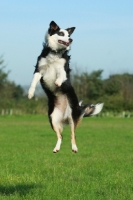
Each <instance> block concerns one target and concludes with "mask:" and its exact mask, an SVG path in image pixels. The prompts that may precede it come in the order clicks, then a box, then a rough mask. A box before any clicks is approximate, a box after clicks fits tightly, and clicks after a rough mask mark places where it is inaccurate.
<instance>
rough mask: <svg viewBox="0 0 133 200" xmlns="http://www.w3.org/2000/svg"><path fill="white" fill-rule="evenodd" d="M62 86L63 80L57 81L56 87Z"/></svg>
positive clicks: (58, 79)
mask: <svg viewBox="0 0 133 200" xmlns="http://www.w3.org/2000/svg"><path fill="white" fill-rule="evenodd" d="M61 84H62V80H61V79H60V78H57V79H56V81H55V85H56V86H57V87H60V86H61Z"/></svg>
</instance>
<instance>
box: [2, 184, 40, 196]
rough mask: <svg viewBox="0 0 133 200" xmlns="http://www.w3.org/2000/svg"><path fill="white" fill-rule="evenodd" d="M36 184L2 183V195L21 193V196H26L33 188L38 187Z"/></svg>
mask: <svg viewBox="0 0 133 200" xmlns="http://www.w3.org/2000/svg"><path fill="white" fill-rule="evenodd" d="M36 187H37V185H35V184H17V185H14V186H13V185H7V186H6V185H4V186H2V185H0V195H2V196H10V195H15V194H19V195H20V196H25V195H26V194H28V193H29V192H30V191H31V190H32V189H34V188H36Z"/></svg>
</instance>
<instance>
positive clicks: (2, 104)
mask: <svg viewBox="0 0 133 200" xmlns="http://www.w3.org/2000/svg"><path fill="white" fill-rule="evenodd" d="M9 73H10V72H9V71H8V72H6V70H5V66H4V60H3V59H2V57H1V58H0V110H2V109H19V110H21V111H22V112H23V113H42V112H43V113H45V112H46V110H47V98H46V96H45V95H43V96H35V97H34V98H33V99H31V100H29V99H28V98H27V94H25V91H24V88H23V87H22V86H21V85H16V84H15V82H12V81H10V80H9V77H8V75H9ZM102 73H103V70H97V71H93V72H91V73H88V72H80V73H78V70H77V71H76V72H74V73H72V76H71V82H72V85H73V87H74V88H75V91H76V94H77V96H78V98H79V100H83V103H84V104H86V103H88V104H89V103H98V102H104V104H105V105H104V111H113V112H120V111H131V112H132V111H133V74H128V73H124V74H113V75H110V76H109V77H108V78H107V79H102Z"/></svg>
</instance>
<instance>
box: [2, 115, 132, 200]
mask: <svg viewBox="0 0 133 200" xmlns="http://www.w3.org/2000/svg"><path fill="white" fill-rule="evenodd" d="M63 136H64V137H63V143H62V147H61V150H60V152H59V153H57V154H53V153H52V150H53V148H54V146H55V143H56V136H55V133H54V132H53V131H52V129H51V128H50V125H49V122H48V118H47V117H45V116H4V117H3V116H1V117H0V200H7V199H9V200H19V199H24V200H132V199H133V119H132V118H129V119H122V118H121V119H120V118H98V117H94V118H86V119H84V120H83V121H82V123H81V125H80V126H79V127H78V129H77V131H76V136H77V137H76V138H77V146H78V149H79V152H78V153H77V154H74V153H72V151H71V144H70V130H69V127H67V126H66V127H65V129H64V134H63Z"/></svg>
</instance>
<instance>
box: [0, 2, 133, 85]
mask: <svg viewBox="0 0 133 200" xmlns="http://www.w3.org/2000/svg"><path fill="white" fill-rule="evenodd" d="M0 7H1V12H0V25H1V29H0V55H3V58H4V60H5V64H6V70H7V71H8V70H10V71H11V72H10V75H9V78H10V80H11V81H14V82H15V83H16V84H21V85H29V84H30V82H31V79H32V76H33V71H34V66H35V64H36V59H37V56H38V55H39V54H40V52H41V50H42V43H43V41H44V35H45V32H46V30H47V29H48V26H49V23H50V21H52V20H54V21H55V22H56V23H57V24H58V25H59V26H60V27H61V28H68V27H72V26H75V27H76V29H75V31H74V33H73V35H72V38H73V44H72V47H71V51H70V55H71V68H72V69H75V67H77V68H79V69H81V70H87V71H88V72H92V71H94V70H98V69H103V70H104V72H103V78H106V77H108V76H109V75H111V74H114V73H124V72H129V73H132V74H133V1H132V0H108V1H107V0H82V1H77V0H67V1H61V0H56V1H55V0H51V1H44V0H38V1H34V0H27V1H26V0H23V1H18V0H12V1H8V0H4V1H3V2H1V3H0Z"/></svg>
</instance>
